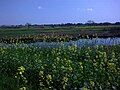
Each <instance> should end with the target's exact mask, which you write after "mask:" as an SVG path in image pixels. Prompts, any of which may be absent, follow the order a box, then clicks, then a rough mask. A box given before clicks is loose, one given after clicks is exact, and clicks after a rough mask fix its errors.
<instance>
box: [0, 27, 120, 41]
mask: <svg viewBox="0 0 120 90" xmlns="http://www.w3.org/2000/svg"><path fill="white" fill-rule="evenodd" d="M96 35H97V37H102V38H105V37H120V25H108V26H68V27H67V26H66V27H65V26H64V27H62V26H61V27H60V26H59V27H57V26H56V27H44V28H40V27H39V28H34V27H30V28H26V27H22V28H13V29H12V28H3V29H2V28H1V29H0V42H4V43H16V42H25V43H26V42H27V43H28V42H29V43H30V42H36V41H47V42H51V41H52V42H56V41H69V40H77V39H79V38H87V36H89V37H90V38H94V37H96Z"/></svg>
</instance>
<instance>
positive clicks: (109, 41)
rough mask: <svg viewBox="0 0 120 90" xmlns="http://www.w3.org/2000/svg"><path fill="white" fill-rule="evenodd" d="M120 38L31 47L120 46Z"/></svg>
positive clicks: (38, 43) (37, 43) (47, 43)
mask: <svg viewBox="0 0 120 90" xmlns="http://www.w3.org/2000/svg"><path fill="white" fill-rule="evenodd" d="M119 44H120V38H93V39H79V40H77V41H69V42H51V43H50V42H36V43H31V44H30V45H34V46H38V47H60V46H63V45H64V46H72V45H77V46H78V47H83V46H95V45H106V46H109V45H119Z"/></svg>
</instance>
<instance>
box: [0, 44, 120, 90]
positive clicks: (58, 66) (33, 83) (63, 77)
mask: <svg viewBox="0 0 120 90" xmlns="http://www.w3.org/2000/svg"><path fill="white" fill-rule="evenodd" d="M0 68H1V69H0V73H1V74H0V89H1V90H7V89H8V88H9V90H19V89H20V90H26V89H27V90H53V89H56V90H69V89H70V90H71V89H72V90H78V89H80V88H82V89H84V90H100V89H101V90H118V89H119V87H120V45H117V46H96V47H82V48H78V47H77V46H71V47H61V48H52V49H50V48H49V49H48V48H46V49H45V48H44V49H43V48H38V47H32V48H30V47H28V46H26V47H22V48H18V47H14V48H4V47H0Z"/></svg>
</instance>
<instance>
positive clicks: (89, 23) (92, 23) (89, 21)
mask: <svg viewBox="0 0 120 90" xmlns="http://www.w3.org/2000/svg"><path fill="white" fill-rule="evenodd" d="M85 24H86V25H94V24H95V22H94V21H93V20H88V21H87V22H86V23H85Z"/></svg>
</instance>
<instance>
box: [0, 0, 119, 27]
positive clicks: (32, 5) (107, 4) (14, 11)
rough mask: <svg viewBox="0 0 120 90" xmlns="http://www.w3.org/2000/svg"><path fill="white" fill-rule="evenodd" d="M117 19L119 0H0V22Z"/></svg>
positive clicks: (20, 22)
mask: <svg viewBox="0 0 120 90" xmlns="http://www.w3.org/2000/svg"><path fill="white" fill-rule="evenodd" d="M88 20H94V21H95V22H117V21H120V0H0V25H3V24H6V25H9V24H25V23H27V22H29V23H32V24H49V23H68V22H70V23H78V22H82V23H84V22H86V21H88Z"/></svg>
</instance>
